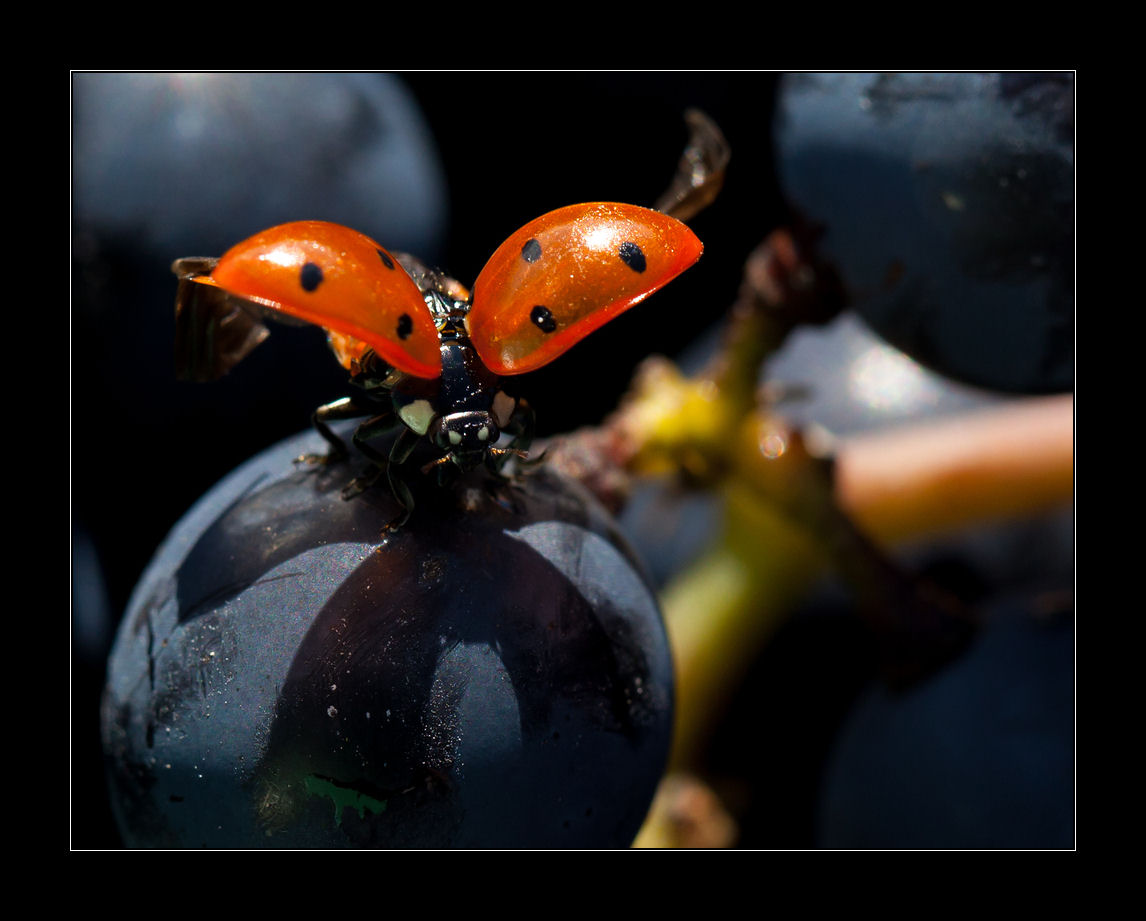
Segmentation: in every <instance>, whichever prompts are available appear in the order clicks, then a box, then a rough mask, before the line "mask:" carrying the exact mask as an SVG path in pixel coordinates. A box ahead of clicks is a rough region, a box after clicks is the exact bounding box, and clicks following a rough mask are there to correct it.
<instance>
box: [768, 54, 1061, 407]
mask: <svg viewBox="0 0 1146 921" xmlns="http://www.w3.org/2000/svg"><path fill="white" fill-rule="evenodd" d="M777 124H778V132H777V142H778V167H779V171H780V174H781V181H782V183H783V186H784V189H785V192H786V193H787V194H788V195H789V197H790V198H791V199H792V202H793V204H794V205H795V206H796V208H797V209H798V210H799V211H800V212H801V213H802V214H803V216H804V217H806V218H807V219H809V220H811V221H812V222H814V223H816V224H820V225H822V226H823V228H824V231H825V232H824V236H823V238H822V250H823V252H824V254H825V255H827V256H828V257H829V258H830V259H831V260H832V261H833V262H835V263H836V264H837V266H838V267H839V269H840V271H841V273H842V275H843V278H844V281H845V283H846V285H847V287H848V290H849V294H850V296H851V300H852V306H853V307H854V308H855V309H856V310H857V312H859V313H860V315H861V316H863V318H864V319H865V320H866V321H867V322H868V323H870V324H871V325H872V327H873V328H874V329H875V330H876V331H877V332H878V333H880V335H882V336H883V337H884V338H886V339H887V340H888V341H889V342H891V343H892V344H893V345H896V346H897V347H899V348H900V349H902V350H903V351H905V352H907V353H908V354H909V355H911V356H912V357H913V358H915V359H916V360H917V361H919V362H921V363H923V364H926V365H929V366H930V367H932V368H934V369H935V370H937V371H939V372H941V373H943V374H946V375H949V376H951V377H954V378H956V379H958V380H962V381H964V382H967V383H972V384H976V385H979V386H984V387H988V388H991V389H997V390H1004V391H1011V392H1046V391H1058V390H1069V389H1070V388H1071V387H1072V386H1073V380H1074V375H1073V365H1074V150H1073V136H1074V81H1073V77H1072V76H1071V75H1070V74H1059V73H1044V74H970V73H963V74H800V75H793V76H791V77H786V78H785V80H784V83H783V86H782V92H781V102H780V114H779V118H778V123H777Z"/></svg>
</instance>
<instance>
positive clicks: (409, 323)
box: [398, 313, 414, 340]
mask: <svg viewBox="0 0 1146 921" xmlns="http://www.w3.org/2000/svg"><path fill="white" fill-rule="evenodd" d="M413 331H414V321H413V319H411V317H410V315H409V314H408V313H404V314H402V316H400V317H398V338H399V339H403V340H404V339H409V338H410V333H412V332H413Z"/></svg>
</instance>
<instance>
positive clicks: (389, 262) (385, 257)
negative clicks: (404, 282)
mask: <svg viewBox="0 0 1146 921" xmlns="http://www.w3.org/2000/svg"><path fill="white" fill-rule="evenodd" d="M378 255H379V257H381V259H382V264H383V265H384V266H386V268H388V269H392V268H394V260H393V259H391V258H390V254H389V253H387V252H384V251H383V250H378Z"/></svg>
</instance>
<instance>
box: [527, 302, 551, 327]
mask: <svg viewBox="0 0 1146 921" xmlns="http://www.w3.org/2000/svg"><path fill="white" fill-rule="evenodd" d="M529 319H531V320H532V321H533V323H534V325H535V326H536V327H537V328H538V329H539V330H541V331H542V332H543V333H551V332H553V330H555V329H557V319H556V318H555V317H554V316H553V312H552V311H551V310H550V309H549V308H548V307H542V306H541V305H540V304H538V305H537V306H536V307H534V308H533V309H532V310H531V311H529Z"/></svg>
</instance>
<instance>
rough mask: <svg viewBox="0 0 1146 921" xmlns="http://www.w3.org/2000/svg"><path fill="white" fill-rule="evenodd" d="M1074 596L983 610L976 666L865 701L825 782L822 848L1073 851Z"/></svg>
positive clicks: (966, 660) (1002, 602)
mask: <svg viewBox="0 0 1146 921" xmlns="http://www.w3.org/2000/svg"><path fill="white" fill-rule="evenodd" d="M1072 614H1073V611H1072V610H1071V605H1070V601H1069V595H1066V596H1058V597H1057V599H1056V596H1052V595H1042V596H1034V597H1031V596H1027V597H1025V598H1024V597H1014V596H1012V597H1003V598H998V599H996V600H993V601H991V602H990V603H989V605H988V606H987V611H986V615H985V618H984V621H985V625H984V628H983V630H982V632H981V634H980V636H979V637H978V639H977V640H976V642H975V644H974V645H973V646H972V648H971V649H970V650H969V652H968V653H967V655H966V656H964V657H963V658H962V659H960V660H959V661H957V662H955V663H954V664H952V665H951V666H950V667H949V668H948V669H946V670H945V671H944V672H942V673H940V674H939V675H936V676H935V677H934V678H933V679H932V680H931V681H929V682H928V683H926V684H925V685H923V686H921V687H918V688H916V689H914V690H911V691H908V692H907V693H904V694H894V693H892V692H890V691H888V690H887V689H886V688H883V687H880V686H874V687H872V688H869V689H868V690H867V691H866V692H865V694H864V695H863V696H862V697H861V699H860V700H859V702H858V703H857V705H856V707H855V709H854V711H853V712H852V713H851V715H850V716H849V717H848V719H847V721H846V723H845V724H844V726H843V728H842V730H841V732H840V735H839V737H838V739H837V741H836V744H835V751H834V752H833V754H832V757H831V759H830V761H829V766H828V769H827V774H826V780H825V787H824V796H823V801H822V805H821V814H820V818H819V844H820V846H823V847H834V848H888V847H894V848H1070V847H1073V846H1074V783H1075V777H1074V775H1075V768H1074V747H1075V739H1074V693H1073V675H1074V630H1073V617H1072Z"/></svg>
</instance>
